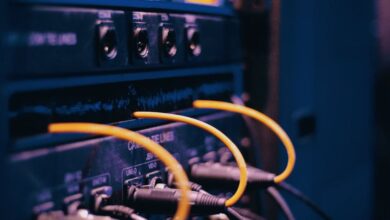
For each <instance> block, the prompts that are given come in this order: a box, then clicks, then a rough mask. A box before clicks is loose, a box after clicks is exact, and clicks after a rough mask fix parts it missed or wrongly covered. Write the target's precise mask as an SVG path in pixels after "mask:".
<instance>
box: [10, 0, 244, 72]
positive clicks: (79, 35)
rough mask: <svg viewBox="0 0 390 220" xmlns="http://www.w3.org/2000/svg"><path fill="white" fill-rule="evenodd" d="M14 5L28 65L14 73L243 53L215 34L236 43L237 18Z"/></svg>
mask: <svg viewBox="0 0 390 220" xmlns="http://www.w3.org/2000/svg"><path fill="white" fill-rule="evenodd" d="M14 10H15V13H14V14H13V16H14V19H12V20H13V22H14V23H13V24H12V30H11V31H10V32H9V34H8V40H9V42H10V44H9V46H10V49H11V50H13V51H15V52H14V53H13V55H14V56H15V57H19V61H20V62H23V63H24V65H13V66H12V69H11V71H10V74H9V78H20V77H22V78H23V77H29V78H31V77H37V76H45V77H48V76H49V77H54V76H57V77H59V76H64V75H79V74H88V73H89V74H90V73H101V74H103V73H104V72H106V71H116V72H117V71H130V72H132V71H134V70H136V69H139V68H154V69H156V68H161V67H168V66H169V67H182V66H193V65H198V66H199V65H202V64H203V65H205V64H211V63H213V64H217V63H219V64H224V63H225V64H226V63H229V62H232V59H231V58H232V57H231V56H233V61H236V62H238V61H239V60H240V58H241V57H240V55H239V54H240V53H239V52H238V51H237V47H232V46H230V45H228V41H227V39H226V40H225V38H220V39H218V38H215V37H214V36H217V35H221V34H222V35H226V38H229V37H232V38H233V39H234V40H235V42H232V43H233V44H236V43H237V41H236V40H237V39H239V36H236V35H239V32H230V31H229V30H230V26H232V25H233V26H234V23H235V19H234V18H228V19H222V18H220V17H216V16H205V15H197V14H175V13H157V12H149V11H146V12H145V11H130V10H111V9H104V10H103V9H94V8H70V7H54V6H53V7H52V6H50V7H49V6H36V7H18V8H15V9H14ZM20 16H25V17H28V18H29V21H28V22H27V21H25V20H20V19H17V18H18V17H20ZM228 32H229V33H228ZM224 33H226V34H224ZM229 35H233V36H229ZM194 60H196V61H197V62H193V61H194Z"/></svg>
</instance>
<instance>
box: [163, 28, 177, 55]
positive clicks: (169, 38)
mask: <svg viewBox="0 0 390 220" xmlns="http://www.w3.org/2000/svg"><path fill="white" fill-rule="evenodd" d="M161 43H162V49H163V53H164V55H165V56H167V57H174V56H175V55H176V52H177V46H176V32H175V30H174V29H173V28H169V27H163V28H162V31H161Z"/></svg>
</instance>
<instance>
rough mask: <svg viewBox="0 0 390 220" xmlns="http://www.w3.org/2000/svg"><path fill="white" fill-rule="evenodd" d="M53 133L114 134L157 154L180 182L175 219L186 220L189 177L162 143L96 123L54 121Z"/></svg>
mask: <svg viewBox="0 0 390 220" xmlns="http://www.w3.org/2000/svg"><path fill="white" fill-rule="evenodd" d="M48 130H49V132H51V133H87V134H94V135H105V136H113V137H116V138H119V139H122V140H126V141H131V142H134V143H136V144H138V145H140V146H141V147H143V148H145V149H146V150H147V151H149V152H151V153H153V154H154V155H156V157H157V158H158V159H160V160H161V161H162V162H163V164H164V165H165V166H167V167H168V168H169V170H170V171H171V172H172V174H173V175H174V177H175V180H176V181H177V182H178V188H179V190H180V192H181V196H180V199H179V202H178V204H177V210H176V213H175V215H174V219H178V220H185V219H187V217H188V215H189V212H190V203H189V202H190V200H189V197H188V192H189V188H188V178H187V175H186V173H185V172H184V170H183V168H182V166H181V165H180V163H179V162H177V160H176V159H175V158H174V157H173V156H172V154H170V153H169V152H168V151H167V150H166V149H165V148H163V147H162V146H161V145H159V144H157V143H155V142H154V141H152V140H150V139H149V138H147V137H145V136H144V135H141V134H138V133H136V132H133V131H130V130H127V129H124V128H120V127H115V126H111V125H103V124H96V123H54V124H50V125H49V128H48Z"/></svg>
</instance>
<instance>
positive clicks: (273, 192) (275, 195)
mask: <svg viewBox="0 0 390 220" xmlns="http://www.w3.org/2000/svg"><path fill="white" fill-rule="evenodd" d="M267 193H268V195H270V196H271V197H272V199H273V200H274V201H275V202H276V203H277V204H278V206H279V208H280V209H281V210H282V212H283V214H284V215H285V217H286V218H287V220H295V217H294V215H293V213H292V212H291V209H290V207H289V206H288V204H287V202H286V200H284V198H283V196H282V195H281V194H280V193H279V192H278V190H277V189H276V188H275V187H273V186H269V187H267Z"/></svg>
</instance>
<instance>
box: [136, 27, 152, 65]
mask: <svg viewBox="0 0 390 220" xmlns="http://www.w3.org/2000/svg"><path fill="white" fill-rule="evenodd" d="M134 40H135V49H136V55H137V56H138V57H139V58H146V57H147V56H148V54H149V37H148V32H147V30H146V29H145V28H141V27H137V28H135V30H134Z"/></svg>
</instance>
